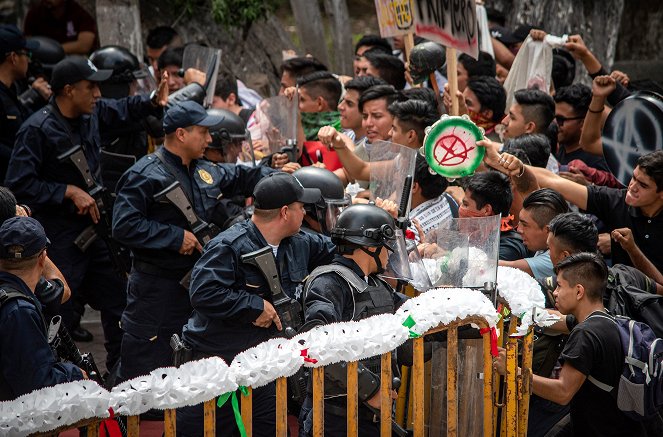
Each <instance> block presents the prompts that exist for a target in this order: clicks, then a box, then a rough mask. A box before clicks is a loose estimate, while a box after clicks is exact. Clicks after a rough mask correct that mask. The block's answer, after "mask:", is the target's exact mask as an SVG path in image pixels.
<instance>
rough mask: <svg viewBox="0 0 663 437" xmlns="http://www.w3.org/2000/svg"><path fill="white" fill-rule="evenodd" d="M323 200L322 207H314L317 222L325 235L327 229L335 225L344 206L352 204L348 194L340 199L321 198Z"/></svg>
mask: <svg viewBox="0 0 663 437" xmlns="http://www.w3.org/2000/svg"><path fill="white" fill-rule="evenodd" d="M323 200H324V202H325V205H324V207H322V208H321V207H320V206H321V205H318V207H316V208H315V212H316V215H317V217H316V218H317V220H318V223H320V227H321V228H322V232H323V233H324V234H325V235H329V231H330V230H331V229H333V228H334V226H336V220H338V216H339V215H340V214H341V213H342V212H343V210H344V209H345V208H347V207H348V206H350V205H352V200H351V199H350V196H349V195H347V194H346V195H345V197H343V198H342V199H323Z"/></svg>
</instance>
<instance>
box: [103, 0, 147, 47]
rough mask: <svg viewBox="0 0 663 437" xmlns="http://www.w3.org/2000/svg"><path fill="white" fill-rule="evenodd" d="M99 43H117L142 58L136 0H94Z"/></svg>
mask: <svg viewBox="0 0 663 437" xmlns="http://www.w3.org/2000/svg"><path fill="white" fill-rule="evenodd" d="M96 5H97V29H98V31H99V42H100V45H101V46H102V47H103V46H107V45H119V46H122V47H126V48H127V49H129V51H130V52H131V53H133V54H134V55H136V57H138V59H142V58H143V38H142V36H143V33H142V31H141V21H140V6H139V5H138V0H96Z"/></svg>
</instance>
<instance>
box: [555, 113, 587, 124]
mask: <svg viewBox="0 0 663 437" xmlns="http://www.w3.org/2000/svg"><path fill="white" fill-rule="evenodd" d="M584 118H585V116H584V115H581V116H579V117H568V118H567V117H562V116H561V115H556V116H555V121H556V122H557V125H558V126H564V123H566V122H567V121H571V120H582V119H584Z"/></svg>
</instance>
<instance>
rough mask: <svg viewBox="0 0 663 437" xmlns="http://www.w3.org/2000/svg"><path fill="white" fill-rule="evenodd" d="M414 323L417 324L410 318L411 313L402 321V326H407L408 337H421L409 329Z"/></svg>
mask: <svg viewBox="0 0 663 437" xmlns="http://www.w3.org/2000/svg"><path fill="white" fill-rule="evenodd" d="M416 324H417V322H415V321H414V319H413V318H412V315H409V316H407V319H405V321H404V322H403V326H405V327H406V328H408V331H409V332H410V338H417V337H421V335H420V334H417V333H416V332H414V331H413V330H412V329H411V328H412V327H413V326H414V325H416Z"/></svg>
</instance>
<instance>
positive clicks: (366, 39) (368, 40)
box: [355, 35, 392, 54]
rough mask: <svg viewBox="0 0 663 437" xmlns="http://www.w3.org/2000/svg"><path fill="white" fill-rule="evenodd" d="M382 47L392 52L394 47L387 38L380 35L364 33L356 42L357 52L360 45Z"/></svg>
mask: <svg viewBox="0 0 663 437" xmlns="http://www.w3.org/2000/svg"><path fill="white" fill-rule="evenodd" d="M365 46H368V47H381V48H383V49H385V50H387V52H388V53H391V51H392V48H391V44H389V41H387V40H386V39H384V38H382V37H381V36H379V35H364V36H362V37H361V38H359V41H357V44H355V54H356V53H357V51H358V50H359V48H360V47H365Z"/></svg>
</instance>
